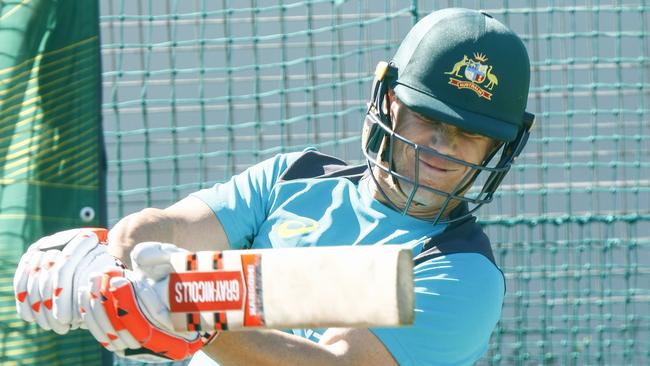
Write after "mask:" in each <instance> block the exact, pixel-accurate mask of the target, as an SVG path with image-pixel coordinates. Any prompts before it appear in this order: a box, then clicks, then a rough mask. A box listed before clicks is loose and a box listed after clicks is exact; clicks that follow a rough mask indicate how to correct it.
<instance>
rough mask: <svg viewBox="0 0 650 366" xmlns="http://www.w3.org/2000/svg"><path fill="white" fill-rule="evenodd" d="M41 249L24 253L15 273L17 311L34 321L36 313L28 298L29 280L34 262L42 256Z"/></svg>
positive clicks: (26, 319) (25, 318)
mask: <svg viewBox="0 0 650 366" xmlns="http://www.w3.org/2000/svg"><path fill="white" fill-rule="evenodd" d="M42 255H43V254H42V252H40V251H28V252H27V253H25V254H23V256H22V258H20V262H19V263H18V268H16V273H15V274H14V281H13V282H14V283H13V285H14V294H16V311H18V315H20V317H21V318H22V319H23V320H25V321H28V322H34V321H35V319H34V314H33V312H32V308H31V306H30V305H31V304H30V302H29V299H28V298H27V294H28V292H27V282H28V280H29V277H30V274H31V272H32V264H33V263H34V262H36V263H38V261H39V257H40V256H42Z"/></svg>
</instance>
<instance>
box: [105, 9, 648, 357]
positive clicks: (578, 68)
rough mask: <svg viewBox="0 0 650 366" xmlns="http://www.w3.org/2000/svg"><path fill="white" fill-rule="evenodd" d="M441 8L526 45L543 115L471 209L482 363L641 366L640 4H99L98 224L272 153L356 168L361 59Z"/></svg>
mask: <svg viewBox="0 0 650 366" xmlns="http://www.w3.org/2000/svg"><path fill="white" fill-rule="evenodd" d="M451 5H456V6H465V7H472V8H482V9H487V10H488V11H489V12H491V13H492V14H493V15H494V16H495V17H496V18H498V19H500V20H502V21H503V22H505V23H507V24H508V25H509V26H510V27H511V28H513V29H514V30H515V31H516V32H517V33H518V34H520V35H521V37H522V38H523V39H524V42H525V43H526V45H527V47H528V50H529V53H530V56H531V60H532V88H531V93H530V98H529V109H530V110H531V111H533V112H535V113H537V115H538V123H537V125H536V127H535V130H534V133H533V135H532V138H531V140H530V143H529V146H528V147H527V149H526V151H525V152H524V154H523V156H522V157H521V158H520V159H519V161H518V163H519V164H518V165H517V167H516V168H515V169H513V171H512V172H511V174H510V176H509V177H508V178H507V180H506V181H505V182H504V183H503V186H502V188H501V189H500V191H499V193H498V195H497V197H496V199H495V202H494V203H493V204H491V205H489V206H487V207H485V208H483V209H482V210H481V211H480V216H481V217H482V221H483V223H484V224H485V227H486V230H487V232H488V233H489V235H490V237H491V238H492V240H493V242H494V245H495V251H496V255H497V259H498V262H499V263H500V265H501V266H502V268H503V270H504V272H505V274H506V277H507V287H508V292H507V297H506V300H505V305H504V310H503V317H502V319H501V322H500V324H499V327H498V329H497V330H496V331H495V333H494V336H493V338H492V342H491V346H490V349H489V352H488V354H487V355H486V357H485V358H484V359H483V360H482V361H481V363H482V364H501V365H511V364H549V365H552V364H558V365H560V364H561V365H571V364H576V365H577V364H580V365H581V364H610V365H622V364H625V365H643V364H650V290H649V289H650V122H649V120H650V119H649V116H650V111H649V108H650V97H649V95H650V69H649V65H650V56H649V55H650V54H649V52H648V51H649V50H650V37H649V30H648V27H649V23H650V19H649V16H648V14H649V13H650V8H649V7H648V6H647V4H646V2H645V1H607V2H605V1H602V2H598V1H590V2H578V1H562V2H560V1H531V0H527V1H524V0H518V1H516V0H502V1H478V2H476V1H453V2H452V1H433V2H431V1H426V2H425V1H420V2H418V1H411V2H409V1H370V0H366V1H332V0H328V1H324V0H320V1H319V0H313V1H287V2H282V1H278V0H276V1H262V0H259V1H254V0H251V1H234V0H223V1H219V2H216V1H192V2H188V1H171V0H168V1H164V2H163V1H153V0H151V1H138V2H134V1H125V0H112V1H103V2H102V9H101V12H102V17H101V31H102V52H103V70H104V74H103V75H104V104H103V118H104V126H105V135H106V141H107V148H108V151H107V152H108V155H109V170H110V175H109V193H108V199H109V217H110V221H111V223H114V222H116V220H117V219H118V218H119V217H122V216H124V215H125V214H128V213H131V212H134V211H136V210H139V209H141V208H143V207H145V206H155V207H163V206H165V205H168V204H169V203H171V202H173V201H174V200H177V199H179V198H182V197H183V196H184V195H186V194H188V193H189V192H191V191H194V190H196V189H199V188H202V187H207V186H209V185H212V184H214V183H215V182H220V181H223V180H225V179H227V178H228V177H230V176H231V175H232V174H234V173H237V172H240V171H241V170H243V169H244V168H245V167H247V166H248V165H250V164H252V163H255V162H257V161H260V160H262V159H264V158H267V157H270V156H272V155H273V154H276V153H278V152H284V151H295V150H299V149H302V148H303V147H305V146H317V147H318V148H319V149H321V150H322V151H324V152H327V153H332V154H335V155H338V156H341V157H343V158H345V159H348V160H350V161H352V162H354V161H360V160H361V152H360V148H359V131H360V127H361V121H362V116H363V112H364V108H365V102H366V97H367V95H368V92H369V88H370V85H369V82H370V80H371V79H370V78H371V72H372V71H373V70H374V65H375V64H376V62H378V61H380V60H386V59H388V58H389V57H390V55H391V54H392V53H393V52H394V51H395V49H396V46H397V45H398V44H399V41H400V40H401V38H402V37H403V36H404V35H405V34H406V32H407V31H408V29H409V28H410V26H411V25H412V24H413V23H414V22H415V21H416V20H417V19H418V17H421V16H423V15H425V14H427V13H428V12H430V11H431V10H433V9H438V8H441V7H445V6H451Z"/></svg>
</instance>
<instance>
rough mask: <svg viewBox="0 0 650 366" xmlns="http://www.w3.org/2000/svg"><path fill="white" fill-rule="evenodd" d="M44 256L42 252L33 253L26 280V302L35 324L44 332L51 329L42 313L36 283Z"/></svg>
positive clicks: (41, 304) (41, 303)
mask: <svg viewBox="0 0 650 366" xmlns="http://www.w3.org/2000/svg"><path fill="white" fill-rule="evenodd" d="M44 256H45V253H44V252H38V253H35V256H34V262H32V265H31V266H30V267H31V271H30V273H29V277H28V278H27V300H28V304H29V307H30V309H31V312H32V315H33V316H34V320H35V321H36V323H37V324H38V325H39V326H40V327H41V328H43V329H45V330H51V329H52V328H51V327H50V325H49V324H48V322H47V318H45V314H44V313H43V311H42V310H43V309H44V307H43V301H42V299H41V294H40V292H39V291H38V283H39V280H40V274H41V270H42V268H41V264H42V259H43V257H44Z"/></svg>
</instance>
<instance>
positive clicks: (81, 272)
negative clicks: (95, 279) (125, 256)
mask: <svg viewBox="0 0 650 366" xmlns="http://www.w3.org/2000/svg"><path fill="white" fill-rule="evenodd" d="M104 257H108V258H111V259H112V258H113V257H112V256H111V255H110V254H108V253H107V252H106V248H105V247H104V246H103V245H96V244H95V246H94V247H93V248H92V249H91V250H90V251H89V252H88V253H87V254H86V255H85V256H84V257H83V258H80V260H79V263H77V265H76V266H75V268H74V269H73V270H70V271H68V269H64V268H61V270H60V271H59V278H62V276H67V275H70V276H71V280H70V283H71V284H72V292H71V294H72V295H73V296H74V294H77V293H78V289H77V286H80V285H84V284H87V283H88V274H89V273H91V272H104V271H105V270H110V269H112V267H116V266H115V265H114V262H115V261H114V260H111V261H110V262H109V261H107V260H101V259H100V258H104ZM108 263H110V264H111V265H106V264H108ZM63 281H67V278H65V279H63ZM72 300H73V301H72V302H71V303H70V307H69V308H67V306H68V302H67V301H68V298H67V297H58V298H57V299H56V301H55V302H54V308H53V313H54V317H55V318H57V319H65V317H66V316H70V322H71V323H74V324H77V323H79V306H78V303H77V302H76V301H74V298H73V299H72Z"/></svg>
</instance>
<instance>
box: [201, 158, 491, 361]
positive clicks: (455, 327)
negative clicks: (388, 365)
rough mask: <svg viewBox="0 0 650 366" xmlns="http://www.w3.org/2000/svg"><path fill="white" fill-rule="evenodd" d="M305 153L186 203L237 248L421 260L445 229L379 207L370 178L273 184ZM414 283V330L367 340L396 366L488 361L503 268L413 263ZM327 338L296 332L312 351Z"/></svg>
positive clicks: (467, 260) (461, 261)
mask: <svg viewBox="0 0 650 366" xmlns="http://www.w3.org/2000/svg"><path fill="white" fill-rule="evenodd" d="M301 154H302V153H289V154H280V155H277V156H275V157H274V158H271V159H268V160H266V161H263V162H261V163H259V164H257V165H254V166H252V167H250V168H249V169H247V170H246V171H244V172H242V173H241V174H238V175H236V176H234V177H232V178H231V179H230V180H229V181H227V182H225V183H222V184H216V185H215V186H214V187H211V188H208V189H204V190H201V191H198V192H196V193H193V194H192V195H193V196H194V197H197V198H199V199H201V200H202V201H203V202H205V203H206V204H207V205H208V206H209V207H210V208H211V209H212V210H213V211H214V213H215V214H216V215H217V217H218V218H219V220H220V221H221V223H222V225H223V227H224V230H225V231H226V234H227V236H228V239H229V241H230V243H231V247H232V248H233V249H248V248H255V249H258V248H280V247H304V246H336V245H405V246H408V247H410V248H412V249H413V251H414V255H417V254H418V253H419V252H420V250H421V249H422V245H423V244H424V242H425V241H426V240H427V239H428V238H430V237H432V236H435V235H437V234H439V233H440V232H442V231H443V230H444V229H445V225H441V224H439V225H435V226H434V225H432V224H431V223H430V222H428V221H424V220H420V219H417V218H413V217H410V216H405V215H402V214H401V213H399V212H397V211H395V210H393V209H391V208H389V207H387V206H385V205H383V204H382V203H380V202H379V201H377V200H375V199H374V198H373V197H372V196H371V194H370V192H369V188H368V180H369V179H370V178H368V177H365V178H363V179H361V180H360V181H359V182H358V184H355V183H353V182H352V181H350V180H349V179H346V178H320V179H295V180H289V181H279V178H280V176H281V175H282V173H283V172H285V171H286V169H287V168H288V167H289V166H290V165H291V164H292V163H293V162H294V161H295V160H296V159H297V158H298V157H300V156H301ZM414 278H415V292H416V299H415V304H416V306H415V308H416V309H415V322H414V324H413V326H410V327H401V328H373V329H371V331H372V332H373V334H374V335H375V336H377V338H378V339H379V340H380V341H381V342H382V343H383V344H384V345H385V346H386V348H387V349H388V350H389V352H390V353H391V354H392V355H393V357H394V358H395V359H396V360H397V362H398V363H399V364H400V365H414V366H421V365H470V364H472V363H474V362H475V361H476V360H478V359H479V358H480V357H481V356H482V355H483V354H484V353H485V352H486V350H487V347H488V342H489V338H490V334H491V333H492V330H493V329H494V327H495V325H496V323H497V321H498V319H499V317H500V314H501V306H502V303H503V295H504V281H503V275H502V274H501V272H500V271H499V269H498V268H497V267H496V266H495V265H494V264H493V263H492V262H491V261H490V260H488V259H487V258H486V257H485V256H483V255H481V254H478V253H458V254H450V255H444V256H440V257H437V258H433V259H430V260H427V261H425V262H423V263H420V264H418V265H417V266H416V267H415V268H414ZM288 301H289V300H288ZM325 330H326V329H295V330H292V332H293V333H294V334H296V335H298V336H302V337H305V338H308V339H310V340H313V341H315V342H318V340H319V339H320V337H321V336H322V334H323V333H324V331H325ZM198 357H201V356H197V358H198ZM196 361H198V360H196ZM201 361H202V362H204V360H203V359H202V360H201ZM192 364H195V363H194V362H192ZM202 364H203V363H202Z"/></svg>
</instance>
